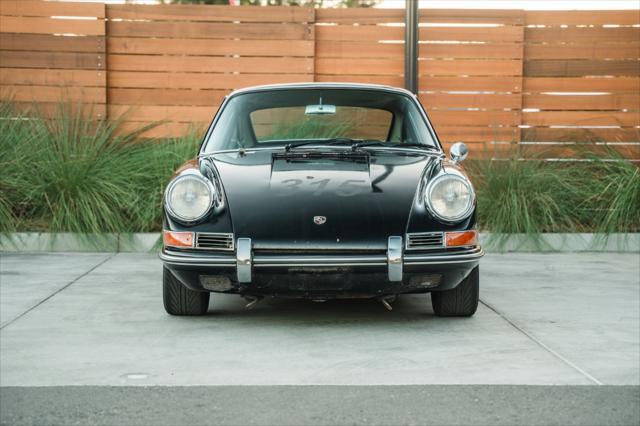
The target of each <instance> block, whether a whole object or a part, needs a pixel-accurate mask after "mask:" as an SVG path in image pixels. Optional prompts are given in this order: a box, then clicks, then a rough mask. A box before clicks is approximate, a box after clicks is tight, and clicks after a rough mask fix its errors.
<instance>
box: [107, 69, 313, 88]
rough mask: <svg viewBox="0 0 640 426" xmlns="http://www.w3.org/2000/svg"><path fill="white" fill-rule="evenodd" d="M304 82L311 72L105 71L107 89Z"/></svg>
mask: <svg viewBox="0 0 640 426" xmlns="http://www.w3.org/2000/svg"><path fill="white" fill-rule="evenodd" d="M308 81H313V76H312V75H309V74H210V73H164V72H130V71H109V87H110V88H153V89H155V88H158V87H170V88H174V89H239V88H242V87H247V86H256V85H259V84H276V83H292V82H308Z"/></svg>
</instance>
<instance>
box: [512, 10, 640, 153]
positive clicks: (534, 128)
mask: <svg viewBox="0 0 640 426" xmlns="http://www.w3.org/2000/svg"><path fill="white" fill-rule="evenodd" d="M525 17H526V25H527V26H526V30H525V50H524V53H525V54H524V59H525V60H524V95H523V101H522V102H523V105H522V107H523V110H522V111H523V114H522V125H523V128H522V141H523V143H525V144H529V143H534V144H538V145H539V144H546V145H548V146H550V147H551V148H554V149H555V151H556V152H557V153H558V155H560V156H561V155H564V154H566V148H571V147H572V146H573V144H574V143H575V142H582V143H588V142H603V141H604V142H609V143H611V144H612V145H613V146H615V147H616V149H618V150H619V151H621V152H623V153H625V154H626V155H627V156H630V157H633V158H635V159H639V158H640V146H638V141H639V140H640V128H639V125H640V78H639V77H640V62H638V58H639V57H640V27H639V25H640V12H639V11H597V12H596V11H593V12H591V11H589V12H584V11H582V12H576V11H574V12H527V13H526V15H525Z"/></svg>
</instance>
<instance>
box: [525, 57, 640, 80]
mask: <svg viewBox="0 0 640 426" xmlns="http://www.w3.org/2000/svg"><path fill="white" fill-rule="evenodd" d="M524 73H525V75H527V76H531V77H552V76H556V77H572V76H587V75H619V76H637V75H639V74H640V61H638V60H628V61H600V60H593V61H591V60H587V61H580V60H568V61H565V60H537V61H525V63H524Z"/></svg>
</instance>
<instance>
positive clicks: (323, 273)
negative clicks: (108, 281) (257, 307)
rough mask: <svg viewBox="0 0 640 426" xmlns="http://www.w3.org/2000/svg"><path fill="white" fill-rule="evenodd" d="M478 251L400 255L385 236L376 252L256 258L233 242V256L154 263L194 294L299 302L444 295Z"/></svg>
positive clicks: (247, 243) (176, 256)
mask: <svg viewBox="0 0 640 426" xmlns="http://www.w3.org/2000/svg"><path fill="white" fill-rule="evenodd" d="M483 255H484V251H483V250H482V248H481V247H480V246H473V247H467V248H463V249H443V250H439V251H432V252H410V253H407V252H403V249H402V238H400V237H390V238H389V242H388V249H387V253H386V254H381V253H374V254H368V253H358V254H349V253H340V254H322V253H318V254H315V253H314V254H309V253H296V252H290V253H262V252H255V253H254V252H253V250H252V245H251V240H250V239H248V238H239V239H238V240H237V244H236V250H235V253H199V252H187V251H176V250H171V251H169V250H163V251H162V253H161V254H160V259H161V260H162V261H163V262H164V264H165V265H166V267H167V268H169V269H170V270H171V272H172V273H173V274H174V275H175V276H176V277H177V278H178V279H179V280H180V281H181V282H183V283H184V284H185V285H186V286H187V287H189V288H191V289H194V290H200V291H217V292H227V293H241V294H270V295H290V296H301V297H359V296H362V297H371V296H376V295H383V294H398V293H415V292H428V291H439V290H446V289H450V288H453V287H455V286H457V285H458V284H459V283H460V282H461V281H462V280H463V279H464V278H466V277H467V275H468V274H469V273H470V272H471V270H472V269H473V268H474V267H475V266H477V265H478V263H479V261H480V258H481V257H482V256H483Z"/></svg>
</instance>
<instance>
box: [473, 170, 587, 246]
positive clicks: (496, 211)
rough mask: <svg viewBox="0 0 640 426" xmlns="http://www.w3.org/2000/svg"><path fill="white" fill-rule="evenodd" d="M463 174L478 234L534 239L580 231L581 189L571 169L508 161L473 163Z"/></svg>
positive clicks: (576, 173)
mask: <svg viewBox="0 0 640 426" xmlns="http://www.w3.org/2000/svg"><path fill="white" fill-rule="evenodd" d="M577 167H579V166H577ZM467 168H468V169H469V171H470V174H471V175H472V180H473V182H474V185H475V188H476V191H477V200H478V222H479V223H480V226H481V227H482V228H483V229H485V230H490V231H491V232H494V233H501V234H502V233H504V234H512V233H521V234H529V235H536V234H540V233H542V232H573V231H579V230H581V229H582V228H583V227H582V225H581V221H580V217H581V216H582V215H583V214H584V213H583V210H582V208H581V207H580V204H581V201H582V199H583V196H584V195H583V193H582V191H583V186H582V185H581V184H580V176H579V175H580V173H579V172H578V171H577V170H576V167H574V165H571V166H570V167H568V166H567V165H566V164H559V163H555V164H554V163H545V162H543V161H539V160H523V159H520V158H511V159H506V160H476V161H472V162H470V164H469V165H468V167H467Z"/></svg>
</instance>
